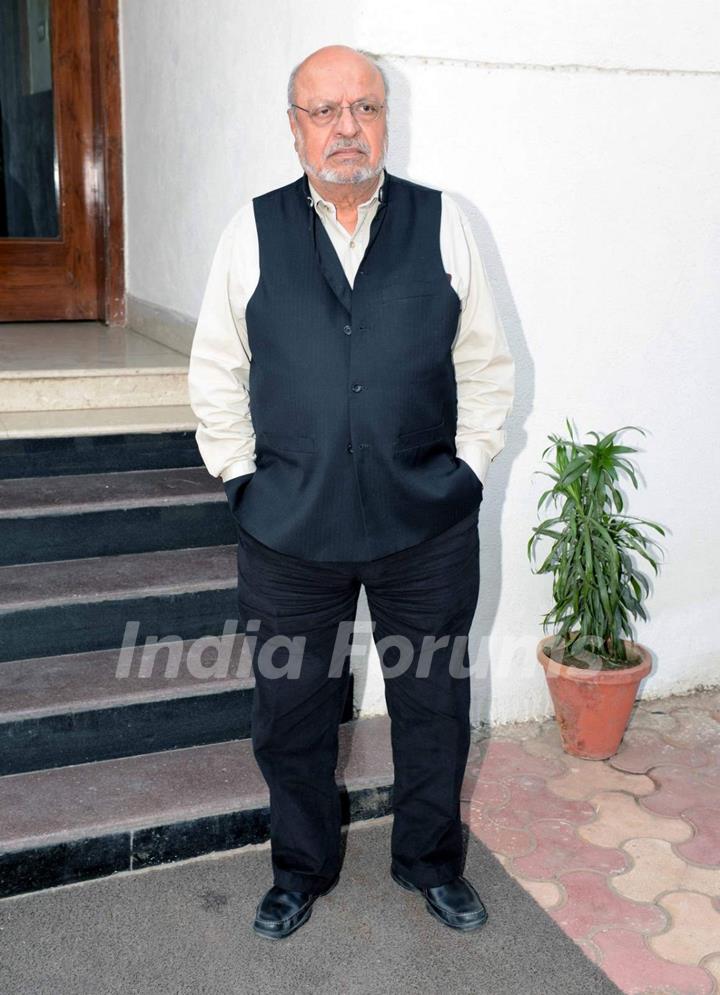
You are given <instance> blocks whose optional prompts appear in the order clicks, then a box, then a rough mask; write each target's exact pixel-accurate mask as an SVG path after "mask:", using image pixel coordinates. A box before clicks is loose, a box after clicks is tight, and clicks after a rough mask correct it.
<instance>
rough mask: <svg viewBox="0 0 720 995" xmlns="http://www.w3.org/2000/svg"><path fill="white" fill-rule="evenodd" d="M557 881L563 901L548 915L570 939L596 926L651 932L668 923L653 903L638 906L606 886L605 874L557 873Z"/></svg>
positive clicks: (581, 935) (590, 930)
mask: <svg viewBox="0 0 720 995" xmlns="http://www.w3.org/2000/svg"><path fill="white" fill-rule="evenodd" d="M559 881H560V883H561V884H562V886H563V888H564V889H565V894H566V900H565V902H564V903H563V905H562V907H560V908H558V909H553V910H551V913H550V914H551V915H552V917H553V919H554V920H555V922H556V923H558V925H559V926H561V927H562V929H563V930H564V931H565V932H566V933H567V934H568V936H571V937H572V938H573V939H574V940H575V939H579V938H581V937H584V936H588V935H589V934H590V933H591V932H592V931H593V930H595V929H597V928H598V927H606V928H607V927H618V928H623V929H633V930H635V931H637V932H640V933H652V932H659V931H660V930H662V929H664V928H665V927H666V926H667V924H668V917H667V916H666V915H665V914H664V913H663V912H662V911H661V910H660V909H659V908H658V907H657V906H656V905H640V904H639V903H637V902H633V901H630V900H628V899H626V898H623V897H622V896H621V895H618V894H616V893H615V892H614V891H613V890H612V889H611V888H610V887H609V886H608V883H607V879H606V878H605V876H604V875H603V874H598V873H597V872H596V871H571V872H570V873H568V874H561V875H560V876H559Z"/></svg>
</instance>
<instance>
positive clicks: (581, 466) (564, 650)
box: [527, 419, 665, 760]
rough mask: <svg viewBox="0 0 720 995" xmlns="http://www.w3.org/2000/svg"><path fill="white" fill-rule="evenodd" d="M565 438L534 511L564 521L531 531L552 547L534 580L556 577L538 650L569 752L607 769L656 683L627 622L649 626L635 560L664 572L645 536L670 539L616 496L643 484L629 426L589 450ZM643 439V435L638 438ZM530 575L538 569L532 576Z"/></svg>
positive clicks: (556, 443)
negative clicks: (626, 439)
mask: <svg viewBox="0 0 720 995" xmlns="http://www.w3.org/2000/svg"><path fill="white" fill-rule="evenodd" d="M566 425H567V428H568V433H569V438H567V439H562V438H560V437H558V436H556V435H550V436H548V438H549V439H550V440H551V442H552V443H553V445H551V446H548V447H547V448H546V449H545V451H544V452H543V457H545V456H546V454H547V453H552V455H551V456H550V457H548V458H547V459H546V460H545V462H546V463H547V465H548V466H549V467H550V471H551V472H547V471H540V470H538V471H535V472H536V473H545V474H546V475H547V476H549V477H551V478H552V480H553V481H554V483H553V486H552V487H551V488H550V489H549V490H547V491H545V492H544V493H543V494H542V495H541V497H540V499H539V501H538V511H540V508H541V507H542V505H543V504H544V503H545V502H549V503H552V504H553V505H554V506H555V510H556V511H557V512H558V513H557V515H556V517H554V518H548V519H546V520H545V521H543V522H541V523H540V524H539V525H537V526H535V527H534V528H533V530H532V533H533V534H532V535H531V537H530V539H529V541H528V548H527V552H528V557H529V558H530V561H531V564H532V558H533V547H534V545H535V544H536V543H537V542H538V541H539V540H541V539H547V540H550V541H551V547H550V551H549V552H548V554H547V556H546V557H545V559H544V561H543V562H542V564H541V566H540V567H539V568H538V569H537V570H535V571H533V572H534V573H541V574H543V573H551V574H552V577H553V589H552V593H553V601H554V604H553V607H552V608H551V609H550V611H549V612H547V614H546V615H545V616H544V618H543V629H546V627H547V626H548V625H553V626H554V627H555V632H554V634H553V635H552V636H551V637H549V638H548V637H547V636H545V637H543V639H541V640H540V643H539V644H538V647H537V656H538V660H539V661H540V663H541V664H542V666H543V668H544V670H545V676H546V678H547V682H548V689H549V691H550V696H551V698H552V701H553V706H554V709H555V717H556V720H557V723H558V726H559V728H560V735H561V739H562V745H563V749H564V750H565V751H566V752H567V753H571V754H573V755H575V756H578V757H584V758H586V759H590V760H604V759H607V757H611V756H613V754H615V753H616V752H617V750H618V748H619V746H620V743H621V742H622V738H623V735H624V734H625V730H626V728H627V724H628V721H629V719H630V713H631V711H632V707H633V704H634V702H635V698H636V695H637V689H638V685H639V683H640V681H641V680H642V679H643V678H644V677H646V676H647V674H649V673H650V669H651V660H650V653H649V652H648V650H647V649H646V648H645V647H644V646H641V645H640V644H639V643H636V642H634V641H633V639H632V632H631V628H630V620H631V618H633V619H634V618H637V616H638V615H639V616H640V617H641V618H643V619H647V615H646V613H645V609H644V607H643V600H644V599H645V598H646V597H647V595H648V594H649V590H650V587H649V583H648V580H647V578H646V577H645V576H644V575H643V574H642V573H641V572H640V570H639V569H638V568H637V560H638V558H642V560H646V561H647V562H648V563H649V564H650V566H651V567H652V568H653V570H654V571H655V573H656V574H657V572H658V567H657V561H656V560H655V558H654V557H653V555H652V552H651V547H652V546H653V545H657V544H656V543H655V542H654V540H653V539H652V538H649V537H647V536H646V535H644V534H643V532H642V529H641V528H640V526H642V525H645V526H648V527H649V528H651V529H655V530H656V531H657V532H659V533H660V534H661V535H665V532H664V530H663V529H662V527H661V526H660V525H658V524H657V523H656V522H649V521H646V520H644V519H640V518H634V517H632V516H630V515H626V514H625V513H624V507H625V502H624V500H623V496H622V494H621V493H620V490H619V489H618V482H619V478H620V476H621V475H626V476H627V477H629V478H630V480H631V481H632V483H633V486H634V487H635V488H636V489H637V486H638V484H637V479H636V477H635V472H634V470H633V466H632V464H631V462H630V461H629V460H628V459H627V458H626V454H627V453H634V452H637V450H636V449H634V448H632V447H631V446H622V445H617V444H616V442H615V437H616V436H617V435H618V433H620V432H622V431H623V430H624V429H625V428H629V429H634V428H635V426H633V425H628V426H624V427H623V428H619V429H616V431H614V432H611V433H610V434H609V435H606V436H604V437H603V438H600V436H599V435H598V433H597V432H589V433H588V434H589V435H591V436H593V437H594V438H595V440H596V441H595V442H593V443H586V444H584V445H583V444H582V443H580V442H579V441H578V440H577V439H576V438H575V436H574V434H573V429H572V426H571V425H570V422H569V420H568V419H566ZM637 431H639V432H642V433H643V435H644V434H645V433H644V432H643V430H642V429H640V428H638V429H637ZM531 569H532V566H531Z"/></svg>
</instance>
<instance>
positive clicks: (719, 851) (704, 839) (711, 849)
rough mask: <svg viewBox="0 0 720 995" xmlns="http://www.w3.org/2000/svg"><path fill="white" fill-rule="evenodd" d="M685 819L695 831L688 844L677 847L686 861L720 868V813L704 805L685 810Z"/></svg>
mask: <svg viewBox="0 0 720 995" xmlns="http://www.w3.org/2000/svg"><path fill="white" fill-rule="evenodd" d="M682 817H683V819H684V820H685V821H686V822H688V823H689V824H690V825H691V826H692V827H693V828H694V830H695V835H694V836H693V838H692V839H691V840H689V841H688V842H687V843H682V844H680V845H679V846H676V847H675V852H676V853H677V854H678V855H679V856H680V857H682V858H683V859H684V860H692V861H694V863H696V864H705V865H707V866H708V867H720V811H719V810H718V809H713V808H708V807H705V806H702V805H696V806H693V807H692V808H686V809H683V813H682Z"/></svg>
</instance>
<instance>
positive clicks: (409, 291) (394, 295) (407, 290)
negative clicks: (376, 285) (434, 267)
mask: <svg viewBox="0 0 720 995" xmlns="http://www.w3.org/2000/svg"><path fill="white" fill-rule="evenodd" d="M437 292H438V285H437V281H436V280H398V282H397V283H388V284H386V285H385V286H384V287H382V288H381V290H380V294H381V296H382V299H383V301H402V300H405V299H406V298H408V297H428V296H433V295H435V294H437Z"/></svg>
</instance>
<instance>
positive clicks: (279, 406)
mask: <svg viewBox="0 0 720 995" xmlns="http://www.w3.org/2000/svg"><path fill="white" fill-rule="evenodd" d="M253 208H254V214H255V221H256V225H257V232H258V244H259V261H260V279H259V282H258V285H257V287H256V288H255V291H254V293H253V294H252V297H251V298H250V300H249V301H248V304H247V309H246V322H247V332H248V341H249V344H250V349H251V352H252V362H251V364H250V379H249V389H250V414H251V418H252V422H253V427H254V430H255V458H256V469H255V472H254V473H253V474H252V476H251V477H250V480H249V482H248V483H247V485H246V486H245V487H244V489H243V492H242V495H241V497H240V500H239V503H238V505H237V506H236V509H235V514H236V516H237V521H238V523H239V525H240V526H241V527H242V528H243V529H245V530H246V531H247V532H249V533H250V534H251V535H252V536H254V537H255V538H256V539H258V540H259V541H260V542H261V543H264V544H265V545H266V546H269V547H270V548H272V549H275V550H277V551H279V552H281V553H287V554H289V555H291V556H297V557H301V558H303V559H308V560H321V561H348V560H354V561H367V560H373V559H376V558H378V557H381V556H385V555H387V554H389V553H393V552H396V551H399V550H401V549H405V548H407V547H409V546H412V545H414V544H416V543H419V542H422V541H423V540H425V539H429V538H430V537H432V536H435V535H437V534H438V533H440V532H442V531H444V530H445V529H448V528H450V527H451V526H452V525H454V524H455V523H456V522H459V521H460V520H461V519H462V518H464V517H465V516H467V515H469V514H471V513H472V512H473V511H474V510H475V511H477V509H478V507H479V505H480V502H481V500H482V489H483V488H482V484H481V482H480V481H479V479H478V477H477V476H476V474H475V473H474V472H473V470H472V469H471V468H470V466H469V465H468V464H467V463H465V462H464V461H462V460H459V459H458V458H457V456H456V451H455V433H456V427H457V393H456V384H455V373H454V367H453V362H452V354H451V346H452V343H453V340H454V338H455V334H456V332H457V328H458V320H459V316H460V300H459V298H458V296H457V294H456V293H455V291H454V290H453V288H452V287H451V285H450V280H449V277H448V275H447V273H446V272H445V269H444V267H443V261H442V255H441V251H440V216H441V193H440V191H439V190H434V189H432V188H430V187H426V186H422V185H420V184H417V183H412V182H410V181H409V180H404V179H401V178H399V177H396V176H392V175H391V174H390V173H388V172H387V171H386V172H385V183H384V185H383V189H382V201H381V203H380V204H379V206H378V210H377V214H376V215H375V217H374V218H373V221H372V226H371V229H370V235H369V244H368V248H367V251H366V253H365V256H364V257H363V260H362V262H361V263H360V267H359V269H358V272H357V275H356V278H355V281H354V286H353V287H351V286H350V284H349V283H348V280H347V277H346V276H345V273H344V271H343V268H342V265H341V263H340V260H339V259H338V256H337V253H336V252H335V249H334V247H333V245H332V242H331V241H330V238H329V236H328V234H327V232H326V231H325V228H324V226H323V223H322V221H321V220H320V219H319V218H318V216H317V212H316V211H315V209H314V207H313V206H312V200H311V197H310V189H309V186H308V182H307V176H306V174H304V173H303V175H302V176H301V177H300V179H298V180H296V181H294V182H293V183H290V184H288V185H287V186H284V187H280V188H278V189H276V190H271V191H270V192H269V193H266V194H263V195H261V196H259V197H255V198H254V200H253Z"/></svg>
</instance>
